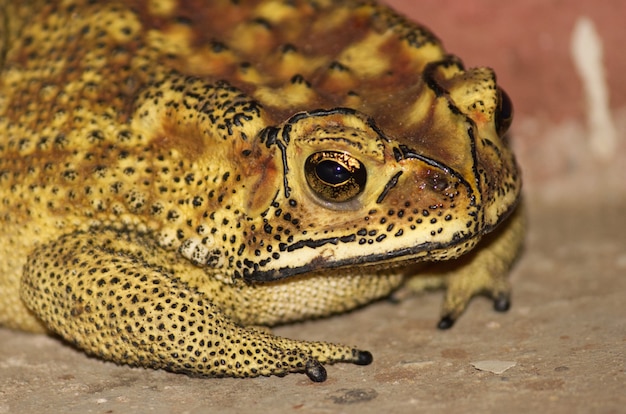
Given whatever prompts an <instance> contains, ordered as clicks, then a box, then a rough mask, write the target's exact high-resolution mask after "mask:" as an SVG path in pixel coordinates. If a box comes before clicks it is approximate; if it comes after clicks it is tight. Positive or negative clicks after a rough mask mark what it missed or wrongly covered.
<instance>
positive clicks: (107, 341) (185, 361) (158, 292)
mask: <svg viewBox="0 0 626 414" xmlns="http://www.w3.org/2000/svg"><path fill="white" fill-rule="evenodd" d="M141 241H142V239H141V238H138V237H133V236H129V235H125V234H118V233H115V232H113V231H100V232H98V233H74V234H70V235H66V236H63V237H61V238H59V239H58V240H56V241H54V242H52V243H49V244H47V245H44V246H41V247H39V248H38V249H37V250H36V251H35V252H33V254H31V256H30V257H29V259H28V263H27V265H26V267H25V273H24V276H23V279H22V287H21V294H22V299H23V300H24V302H25V303H26V304H27V306H28V307H29V308H30V309H31V310H32V311H33V312H34V313H35V314H36V315H37V316H38V317H39V318H41V320H42V321H43V322H44V323H45V324H46V326H47V327H48V328H49V329H50V330H51V331H53V332H56V333H57V334H59V335H61V336H62V337H63V338H65V339H66V340H68V341H70V342H72V343H74V344H75V345H76V346H77V347H79V348H81V349H83V350H84V351H86V352H88V353H89V354H93V355H96V356H99V357H101V358H103V359H106V360H109V361H114V362H116V363H122V364H130V365H137V366H144V367H150V368H163V369H167V370H170V371H174V372H183V373H188V374H192V375H201V376H215V377H223V376H232V377H254V376H259V375H284V374H287V373H290V372H303V373H306V374H307V375H308V376H309V378H311V379H312V380H313V381H323V380H325V379H326V371H325V369H324V367H323V366H322V364H323V363H332V362H341V361H345V362H352V363H356V364H361V365H365V364H368V363H370V362H371V360H372V358H371V355H370V354H369V353H368V352H363V351H359V350H356V349H354V348H351V347H346V346H342V345H333V344H328V343H324V342H306V341H296V340H289V339H286V338H281V337H277V336H274V335H271V334H269V333H267V332H261V331H259V330H256V329H253V328H246V327H242V326H240V325H237V324H235V323H233V322H232V321H231V320H230V319H229V318H228V317H226V316H224V315H223V314H222V312H221V310H220V307H219V306H218V305H216V304H214V303H212V302H211V298H209V297H206V296H205V295H204V294H202V293H200V292H198V291H197V290H194V289H190V288H189V287H188V286H187V285H185V284H184V283H183V282H181V281H180V279H178V278H177V276H176V274H175V271H174V270H172V269H173V268H176V266H174V265H171V266H168V264H167V262H162V263H154V260H158V259H156V258H155V255H154V253H155V249H158V248H157V247H155V246H153V245H152V246H150V245H147V244H146V245H142V243H141ZM146 243H149V242H146ZM129 244H130V247H129ZM157 252H158V250H157Z"/></svg>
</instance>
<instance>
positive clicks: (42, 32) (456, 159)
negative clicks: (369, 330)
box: [0, 0, 522, 381]
mask: <svg viewBox="0 0 626 414" xmlns="http://www.w3.org/2000/svg"><path fill="white" fill-rule="evenodd" d="M1 11H2V13H3V16H2V22H3V25H2V26H1V27H0V30H1V31H2V32H1V34H0V35H1V40H2V45H1V47H2V50H1V51H2V55H1V56H0V59H1V65H2V66H1V72H0V225H1V228H2V233H1V234H0V257H1V260H0V324H2V325H4V326H8V327H13V328H19V329H25V330H30V331H42V332H44V331H48V332H55V333H57V334H59V335H61V336H62V337H63V338H65V339H66V340H68V341H71V342H72V343H74V344H76V346H78V347H79V348H81V349H83V350H85V351H86V352H88V353H90V354H94V355H98V356H101V357H102V358H105V359H107V360H112V361H115V362H118V363H128V364H132V365H141V366H146V367H155V368H165V369H169V370H172V371H176V372H186V373H190V374H194V375H208V376H237V377H247V376H257V375H272V374H277V375H280V374H285V373H288V372H306V373H307V374H308V376H309V377H310V378H311V379H313V380H316V381H321V380H324V379H325V376H326V373H325V370H324V368H323V366H322V364H323V363H332V362H339V361H348V362H354V363H358V364H367V363H369V362H371V355H370V354H369V353H368V352H365V351H359V350H356V349H354V348H351V347H347V346H343V345H333V344H328V343H320V342H305V341H293V340H289V339H285V338H280V337H276V336H273V335H272V334H270V333H267V332H265V331H264V330H257V329H255V328H253V326H260V325H274V324H278V323H285V322H289V321H294V320H301V319H305V318H311V317H321V316H326V315H329V314H332V313H337V312H342V311H346V310H349V309H353V308H355V307H357V306H360V305H363V304H366V303H368V302H370V301H372V300H375V299H377V298H381V297H385V296H387V295H389V294H391V293H392V292H394V291H396V290H397V289H398V288H399V287H401V286H406V287H408V288H409V289H419V288H423V287H424V286H426V285H431V282H432V281H433V280H437V281H438V282H437V283H439V284H441V285H443V286H445V287H447V294H446V299H445V303H444V308H443V315H442V319H441V321H440V327H442V328H445V327H449V326H451V325H452V323H453V322H454V320H455V319H456V318H457V317H458V316H459V315H460V314H461V313H462V312H463V310H464V309H465V307H466V305H467V303H468V301H469V300H470V299H471V297H472V296H474V295H476V294H478V293H487V294H489V295H490V296H492V297H493V298H494V299H495V304H496V308H497V309H499V310H504V309H506V308H507V307H508V297H509V286H508V283H507V281H506V274H507V272H508V267H509V265H510V263H511V262H512V261H513V258H514V257H515V255H516V253H517V251H518V248H519V245H520V244H521V239H522V229H521V218H520V214H519V213H515V214H513V215H512V216H511V218H509V219H508V220H507V218H508V217H509V216H510V215H511V213H512V212H513V211H514V210H515V206H516V204H517V201H518V198H519V192H520V177H519V173H518V171H517V167H516V165H515V161H514V159H513V155H512V153H511V151H510V149H509V148H508V146H507V144H506V142H505V141H504V140H503V135H504V132H505V131H506V129H507V128H508V126H509V124H510V120H511V119H510V118H511V113H510V103H509V102H508V99H507V98H506V95H505V94H504V93H503V92H502V91H501V90H500V89H499V88H498V86H497V85H496V81H495V76H494V74H493V73H492V71H491V70H489V69H486V68H479V69H471V70H465V69H464V68H463V66H462V64H461V62H460V61H459V60H458V59H457V58H455V57H454V56H451V55H447V54H446V53H445V52H444V50H443V49H442V48H441V46H440V44H439V42H438V41H437V39H436V38H435V37H434V36H433V35H432V34H431V33H429V32H428V31H427V30H426V29H424V28H423V27H421V26H418V25H416V24H413V23H411V22H408V21H406V20H405V19H403V18H402V17H400V16H398V15H396V14H395V13H394V12H392V11H391V10H389V9H387V8H385V7H383V6H380V5H378V4H376V3H373V2H364V1H355V0H343V1H330V0H317V1H312V0H293V1H287V0H256V1H253V0H250V1H241V2H239V1H230V0H215V1H210V2H208V1H207V2H198V1H185V0H151V1H139V0H137V1H119V2H115V1H109V2H100V1H98V2H94V1H86V0H84V1H81V0H63V1H58V2H50V1H43V0H40V1H30V2H14V1H13V2H12V1H3V2H2V10H1ZM505 220H506V221H505ZM496 226H498V227H497V229H496ZM494 229H496V231H494V232H492V233H490V234H489V235H488V236H487V237H483V236H485V235H486V234H487V233H489V232H491V231H492V230H494ZM481 239H482V240H481ZM479 243H480V244H479ZM476 245H478V246H477V248H476V249H474V250H473V251H472V252H470V253H469V254H465V253H467V252H468V251H469V250H470V249H472V248H474V247H475V246H476ZM462 255H463V256H462ZM460 256H462V257H460ZM459 257H460V258H459ZM449 259H455V260H451V261H449V262H448V263H451V265H448V268H447V269H446V270H445V271H442V272H439V273H437V272H438V271H436V270H432V269H430V268H429V269H428V270H424V269H422V268H420V267H418V266H417V264H418V263H421V262H427V261H428V262H432V261H443V260H449Z"/></svg>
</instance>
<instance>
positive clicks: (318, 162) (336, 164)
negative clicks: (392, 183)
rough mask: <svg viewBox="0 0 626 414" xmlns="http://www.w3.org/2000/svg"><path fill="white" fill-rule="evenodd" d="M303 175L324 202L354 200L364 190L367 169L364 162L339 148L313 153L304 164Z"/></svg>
mask: <svg viewBox="0 0 626 414" xmlns="http://www.w3.org/2000/svg"><path fill="white" fill-rule="evenodd" d="M304 175H305V176H306V181H307V183H308V184H309V186H310V187H311V190H313V192H314V193H315V194H316V195H317V196H318V197H320V198H321V199H322V200H324V201H329V202H334V203H341V202H344V201H349V200H352V199H353V198H354V197H356V196H357V195H359V194H361V192H363V190H364V189H365V182H366V181H367V171H366V170H365V166H364V165H363V163H361V161H359V160H357V159H356V158H354V157H353V156H351V155H350V154H347V153H345V152H338V151H321V152H316V153H315V154H312V155H311V156H309V158H307V160H306V163H305V164H304Z"/></svg>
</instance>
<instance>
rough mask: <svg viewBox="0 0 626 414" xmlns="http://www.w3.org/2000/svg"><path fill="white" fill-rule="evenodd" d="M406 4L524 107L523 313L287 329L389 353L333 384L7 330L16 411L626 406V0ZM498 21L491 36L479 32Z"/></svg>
mask: <svg viewBox="0 0 626 414" xmlns="http://www.w3.org/2000/svg"><path fill="white" fill-rule="evenodd" d="M396 3H397V4H399V6H400V7H404V10H405V12H407V13H411V14H412V15H413V17H414V18H416V19H418V20H420V21H423V22H427V23H428V24H429V26H430V27H431V28H432V29H433V30H434V31H435V32H436V33H437V34H438V35H440V36H441V37H442V38H443V39H444V40H445V44H446V45H448V47H449V48H450V49H451V50H453V51H455V52H459V53H460V54H461V55H462V56H463V57H464V58H465V59H466V60H467V61H469V62H470V63H471V64H473V65H476V64H484V63H491V64H493V66H495V68H496V71H497V72H498V74H499V75H500V78H499V79H500V81H501V82H502V83H503V85H504V86H505V88H506V89H507V90H508V92H509V94H510V95H511V96H512V98H513V100H514V102H515V104H516V109H517V114H518V116H517V118H516V121H515V124H514V128H513V131H512V138H513V140H514V143H515V146H516V149H517V153H518V154H519V158H520V163H521V164H522V166H523V168H524V172H525V179H526V182H525V185H526V195H527V197H526V202H527V206H528V216H529V222H530V228H529V234H528V238H527V244H526V251H525V253H524V255H523V257H522V258H521V260H520V261H519V263H518V264H517V266H516V268H515V269H514V272H513V274H512V281H513V284H514V297H513V300H514V302H513V307H512V309H511V310H510V311H509V312H508V313H507V314H497V313H494V312H493V311H492V310H491V305H490V302H489V301H488V300H485V299H480V298H479V299H476V300H475V301H474V302H473V303H472V304H471V306H470V308H469V310H468V312H467V313H466V314H465V315H464V316H463V317H462V318H461V319H460V321H459V322H458V324H457V325H456V326H455V327H454V328H453V329H452V330H450V331H446V332H442V331H438V330H436V329H435V324H436V321H437V317H438V312H439V306H440V303H441V299H442V296H441V293H432V294H427V295H424V296H422V297H416V298H412V299H410V300H407V301H405V302H402V303H400V304H391V303H387V302H380V303H377V304H374V305H372V306H369V307H367V308H364V309H361V310H359V311H357V312H353V313H351V314H348V315H343V316H339V317H336V318H332V319H328V320H321V321H314V322H308V323H304V324H297V325H292V326H286V327H281V328H279V329H278V330H277V333H279V334H281V335H285V336H289V337H294V338H306V339H325V340H332V341H338V342H344V343H353V344H357V345H358V346H359V347H362V348H364V349H367V350H369V351H371V352H372V353H373V354H374V358H375V359H374V363H373V364H372V365H370V366H366V367H359V366H353V365H343V364H342V365H334V366H330V367H328V374H329V379H328V381H326V382H325V383H322V384H314V383H311V382H310V381H309V380H308V379H307V378H306V377H305V376H304V375H289V376H287V377H285V378H275V377H274V378H259V379H253V380H232V379H215V380H214V379H197V378H189V377H186V376H183V375H175V374H169V373H166V372H163V371H150V370H143V369H132V368H128V367H119V366H116V365H114V364H110V363H104V362H101V361H99V360H96V359H92V358H88V357H86V356H85V355H83V354H82V353H80V352H78V351H76V350H74V349H73V348H72V347H70V346H68V345H65V344H63V343H61V342H60V341H58V340H57V339H55V338H48V337H43V336H33V335H28V334H22V333H17V332H12V331H8V330H2V329H0V414H1V413H22V412H24V413H26V412H50V413H56V412H64V413H89V412H91V413H123V412H124V413H125V412H154V413H168V412H181V413H182V412H188V413H201V412H216V411H217V412H226V413H228V412H233V413H235V412H257V411H259V410H263V411H271V412H276V413H282V412H287V413H296V412H297V413H326V412H358V413H359V414H364V413H379V412H391V413H396V412H398V413H403V412H425V413H433V412H484V413H489V412H494V413H495V412H498V413H499V412H506V413H528V412H550V413H568V414H570V413H588V412H594V413H622V412H626V408H625V407H626V396H625V393H624V389H625V386H626V356H625V350H626V304H625V302H626V277H625V276H626V214H624V211H626V179H625V177H626V109H624V105H625V104H626V102H625V101H624V99H626V98H625V97H626V93H624V91H626V79H625V78H624V75H623V73H624V72H626V70H623V69H624V68H626V64H625V63H626V57H625V55H624V54H623V53H621V52H620V51H621V50H622V49H620V48H619V47H618V45H619V43H618V42H617V40H618V39H619V38H620V36H617V35H616V33H618V31H617V30H616V29H612V27H613V26H612V25H613V24H614V23H612V21H614V20H615V17H616V16H620V15H623V13H620V12H618V11H617V10H618V9H620V10H622V11H624V12H626V10H625V9H626V6H625V5H624V4H622V3H619V1H617V2H614V1H611V0H599V1H597V2H593V4H592V5H591V6H585V2H584V0H581V1H573V2H571V7H569V6H568V8H567V10H566V11H563V10H560V9H559V7H558V4H557V3H558V2H556V1H538V0H536V1H529V2H523V3H518V4H517V5H514V3H513V2H511V3H510V5H509V3H507V5H502V3H501V2H495V1H493V0H480V1H478V0H476V1H469V2H465V3H463V2H453V1H443V0H442V1H440V2H435V1H431V0H423V1H421V2H420V4H421V5H423V9H420V10H416V8H415V7H412V6H411V4H416V3H417V2H415V3H413V2H412V1H408V0H407V1H404V2H403V1H402V0H398V1H396ZM587 3H588V2H587ZM461 4H463V6H461ZM522 4H523V5H524V6H520V5H522ZM568 4H569V3H568ZM435 6H436V7H435ZM411 7H412V8H411ZM442 7H443V8H446V10H447V12H446V13H447V16H450V17H449V19H448V20H446V19H444V18H443V17H442V16H443V15H446V14H444V13H441V12H440V11H441V8H442ZM524 7H526V9H524ZM592 7H593V8H592ZM559 10H560V11H559ZM607 10H611V12H610V13H608V12H607ZM580 15H587V16H588V17H591V18H592V19H594V21H595V23H596V24H597V28H598V31H599V33H600V36H601V38H602V39H603V40H604V42H605V44H604V47H605V59H604V61H605V63H606V71H607V72H606V76H607V79H608V82H609V84H610V90H611V91H612V95H611V113H610V116H611V119H612V120H613V122H614V126H615V128H616V130H617V132H618V133H617V136H616V138H617V142H616V146H615V147H614V149H613V150H612V154H611V156H610V157H608V158H605V159H599V158H598V157H597V156H595V155H594V154H593V152H592V151H590V149H589V140H588V137H589V125H588V124H587V121H586V114H587V113H588V110H587V109H586V108H587V107H586V103H585V102H586V100H585V96H584V93H583V92H582V90H583V88H582V86H581V81H580V79H579V78H578V77H577V74H576V71H575V70H574V69H573V68H572V66H573V65H572V62H571V58H570V57H569V56H570V52H569V49H568V48H569V43H568V42H569V38H570V37H571V32H572V30H573V25H574V24H575V21H576V19H577V18H578V17H579V16H580ZM529 16H534V17H533V18H531V17H529ZM551 16H552V17H551ZM557 16H558V18H557ZM528 25H530V26H528ZM485 27H490V30H491V32H492V35H490V36H489V37H485V36H484V34H482V35H477V36H478V37H472V36H469V35H468V32H469V33H483V32H482V31H481V30H483V29H484V28H485ZM459 28H462V29H459ZM500 32H502V33H503V34H502V36H497V35H495V34H493V33H500ZM621 33H622V34H621V37H622V38H623V29H621ZM516 39H518V40H516ZM463 42H465V43H463ZM497 51H503V52H497ZM490 56H495V59H492V58H491V57H490ZM492 60H495V62H492ZM620 91H621V92H620ZM542 97H545V99H541V98H542ZM555 97H557V98H555ZM620 99H621V101H620ZM480 361H499V362H503V363H504V366H505V367H509V368H508V369H507V370H505V371H504V372H503V373H500V374H497V373H494V372H491V371H490V369H491V370H495V369H494V368H489V366H487V368H486V369H487V370H486V371H480V370H478V369H476V368H474V366H473V365H472V364H473V363H476V362H480Z"/></svg>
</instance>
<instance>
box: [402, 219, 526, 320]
mask: <svg viewBox="0 0 626 414" xmlns="http://www.w3.org/2000/svg"><path fill="white" fill-rule="evenodd" d="M523 240H524V211H523V208H521V207H520V208H518V209H517V210H516V211H515V212H514V213H513V214H512V216H511V217H509V218H508V219H507V221H506V222H504V223H502V224H501V225H500V226H499V227H498V228H497V229H496V230H495V231H494V232H493V233H490V234H488V235H487V236H485V237H484V238H483V240H481V242H480V243H479V245H478V246H477V248H476V249H474V250H473V251H471V252H470V253H468V254H466V255H464V256H462V257H460V258H459V259H456V260H451V261H449V262H441V263H434V264H433V265H431V266H429V267H428V268H426V269H424V271H423V272H420V273H419V274H418V275H416V276H414V277H411V278H410V279H409V280H408V281H407V283H406V286H405V291H406V289H408V290H409V291H413V292H419V291H424V290H426V289H432V288H438V287H443V288H445V289H446V294H445V298H444V303H443V307H442V312H441V315H442V316H441V319H440V320H439V323H438V325H437V327H438V328H439V329H448V328H451V327H452V325H454V323H455V321H456V320H457V319H458V317H459V316H460V315H461V314H462V313H463V311H465V308H466V307H467V305H468V304H469V302H470V300H471V299H472V298H473V297H474V296H476V295H478V294H487V295H488V296H489V297H491V298H492V299H493V301H494V302H493V304H494V309H495V310H496V311H499V312H504V311H507V310H508V309H509V307H510V304H511V287H510V284H509V281H508V279H507V275H508V272H509V269H510V267H511V265H512V263H513V262H514V261H515V259H516V258H517V256H518V253H519V251H520V250H521V247H522V244H523ZM400 295H402V293H400Z"/></svg>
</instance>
